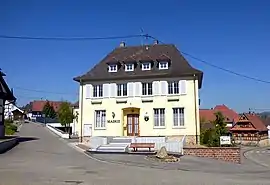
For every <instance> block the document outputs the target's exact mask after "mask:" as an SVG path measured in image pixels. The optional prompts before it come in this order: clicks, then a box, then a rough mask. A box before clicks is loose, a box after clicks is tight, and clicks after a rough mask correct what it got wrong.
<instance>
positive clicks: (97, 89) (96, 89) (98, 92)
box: [93, 85, 103, 97]
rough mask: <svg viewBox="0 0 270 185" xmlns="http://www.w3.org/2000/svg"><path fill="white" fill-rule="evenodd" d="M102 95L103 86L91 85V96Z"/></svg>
mask: <svg viewBox="0 0 270 185" xmlns="http://www.w3.org/2000/svg"><path fill="white" fill-rule="evenodd" d="M102 96H103V86H102V85H94V86H93V97H102Z"/></svg>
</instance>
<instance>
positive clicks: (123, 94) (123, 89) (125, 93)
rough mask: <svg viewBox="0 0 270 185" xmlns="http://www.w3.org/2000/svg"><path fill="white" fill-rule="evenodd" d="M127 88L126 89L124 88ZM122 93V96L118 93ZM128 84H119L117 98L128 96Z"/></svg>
mask: <svg viewBox="0 0 270 185" xmlns="http://www.w3.org/2000/svg"><path fill="white" fill-rule="evenodd" d="M124 87H125V88H124ZM119 91H120V94H118V92H119ZM127 91H128V90H127V84H126V83H123V84H117V93H116V94H117V97H126V96H127Z"/></svg>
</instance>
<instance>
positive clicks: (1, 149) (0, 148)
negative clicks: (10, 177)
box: [0, 137, 18, 154]
mask: <svg viewBox="0 0 270 185" xmlns="http://www.w3.org/2000/svg"><path fill="white" fill-rule="evenodd" d="M17 144H18V138H17V137H14V138H10V139H5V140H2V141H0V154H2V153H5V152H6V151H8V150H10V149H11V148H13V147H14V146H16V145H17Z"/></svg>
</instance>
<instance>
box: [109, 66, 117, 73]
mask: <svg viewBox="0 0 270 185" xmlns="http://www.w3.org/2000/svg"><path fill="white" fill-rule="evenodd" d="M109 72H117V65H116V64H113V65H109Z"/></svg>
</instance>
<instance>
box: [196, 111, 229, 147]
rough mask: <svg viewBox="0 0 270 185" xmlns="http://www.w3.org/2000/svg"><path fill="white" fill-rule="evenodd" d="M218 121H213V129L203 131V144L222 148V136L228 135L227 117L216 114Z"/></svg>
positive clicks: (219, 113)
mask: <svg viewBox="0 0 270 185" xmlns="http://www.w3.org/2000/svg"><path fill="white" fill-rule="evenodd" d="M215 116H216V119H215V120H214V121H212V122H211V123H212V124H213V128H209V129H206V130H203V132H202V133H201V134H202V137H201V142H202V144H206V145H208V146H220V136H224V135H227V134H228V130H227V128H226V123H225V117H224V116H223V115H222V113H221V112H216V113H215Z"/></svg>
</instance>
